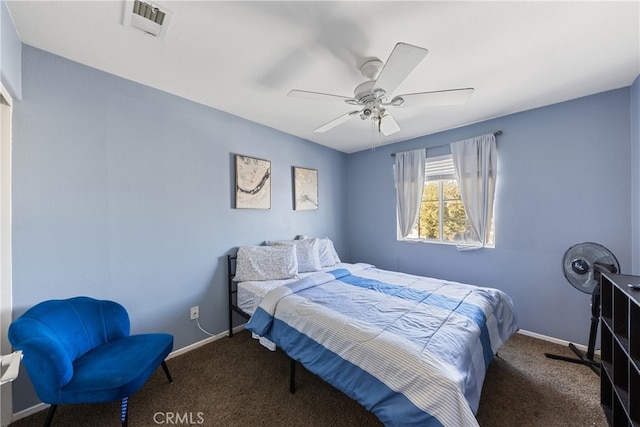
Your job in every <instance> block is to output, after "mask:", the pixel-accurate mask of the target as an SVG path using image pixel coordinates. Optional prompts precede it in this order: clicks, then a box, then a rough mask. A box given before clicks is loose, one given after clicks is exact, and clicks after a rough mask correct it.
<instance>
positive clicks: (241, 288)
mask: <svg viewBox="0 0 640 427" xmlns="http://www.w3.org/2000/svg"><path fill="white" fill-rule="evenodd" d="M345 265H346V264H344V263H339V264H336V265H332V266H331V267H325V268H323V269H322V271H329V270H335V269H336V268H343V267H344V266H345ZM315 273H317V272H315V271H314V272H309V273H298V277H296V278H292V279H284V280H256V281H247V282H238V288H237V289H238V300H237V306H238V307H239V308H240V309H241V310H242V311H244V312H245V313H247V314H250V315H253V313H254V312H255V310H256V308H257V307H258V306H259V305H260V302H262V298H264V296H265V295H266V294H268V293H269V291H272V290H273V289H276V288H278V287H280V286H284V285H287V284H290V283H293V282H296V281H298V280H300V279H302V278H305V277H308V276H311V275H313V274H315Z"/></svg>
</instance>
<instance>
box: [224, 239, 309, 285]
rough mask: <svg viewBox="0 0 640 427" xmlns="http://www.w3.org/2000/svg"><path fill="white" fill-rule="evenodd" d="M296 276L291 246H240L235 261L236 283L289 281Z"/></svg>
mask: <svg viewBox="0 0 640 427" xmlns="http://www.w3.org/2000/svg"><path fill="white" fill-rule="evenodd" d="M297 275H298V260H297V258H296V250H295V248H294V247H293V246H242V247H240V248H238V253H237V259H236V275H235V277H234V278H233V280H234V281H236V282H246V281H249V280H280V279H291V278H293V277H296V276H297Z"/></svg>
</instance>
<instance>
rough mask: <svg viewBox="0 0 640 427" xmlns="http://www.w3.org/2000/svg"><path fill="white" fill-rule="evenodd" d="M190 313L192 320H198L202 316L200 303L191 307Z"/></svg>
mask: <svg viewBox="0 0 640 427" xmlns="http://www.w3.org/2000/svg"><path fill="white" fill-rule="evenodd" d="M189 315H190V318H191V320H196V319H197V318H199V317H200V306H198V305H194V306H193V307H191V310H190V311H189Z"/></svg>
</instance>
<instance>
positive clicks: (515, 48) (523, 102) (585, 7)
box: [7, 0, 640, 153]
mask: <svg viewBox="0 0 640 427" xmlns="http://www.w3.org/2000/svg"><path fill="white" fill-rule="evenodd" d="M150 3H153V4H154V5H157V6H159V7H161V8H163V9H168V10H169V11H170V12H172V15H171V19H170V22H169V26H168V27H167V32H166V36H165V37H164V39H158V38H154V37H152V36H149V35H147V34H145V33H143V32H141V31H139V30H137V29H134V28H131V27H128V26H124V25H123V24H122V22H123V13H124V8H125V4H127V5H130V4H131V3H125V2H124V1H95V2H93V1H77V2H73V1H44V2H36V1H15V0H9V1H8V3H7V5H8V9H9V12H10V14H11V16H12V18H13V22H14V25H15V27H16V29H17V31H18V35H19V37H20V39H21V40H22V41H23V42H24V43H26V44H28V45H31V46H35V47H37V48H40V49H43V50H45V51H49V52H52V53H54V54H57V55H60V56H62V57H65V58H68V59H71V60H73V61H77V62H79V63H82V64H86V65H88V66H91V67H94V68H97V69H99V70H103V71H106V72H109V73H112V74H115V75H118V76H121V77H124V78H126V79H130V80H133V81H136V82H139V83H142V84H144V85H148V86H151V87H154V88H157V89H160V90H163V91H166V92H169V93H172V94H175V95H178V96H181V97H184V98H187V99H190V100H193V101H196V102H199V103H201V104H204V105H208V106H211V107H213V108H216V109H219V110H222V111H226V112H229V113H231V114H234V115H237V116H240V117H243V118H245V119H248V120H251V121H254V122H257V123H261V124H263V125H266V126H269V127H272V128H275V129H278V130H281V131H283V132H286V133H289V134H292V135H296V136H299V137H301V138H304V139H308V140H311V141H314V142H317V143H319V144H322V145H326V146H328V147H332V148H335V149H337V150H340V151H343V152H346V153H351V152H355V151H359V150H362V149H367V148H370V147H371V145H372V129H371V125H370V122H369V121H366V122H365V121H362V120H360V119H359V118H358V117H357V116H356V117H355V118H353V119H351V120H350V121H348V122H347V123H345V124H343V125H341V126H339V127H336V128H334V129H332V130H330V131H328V132H326V133H314V132H313V129H316V128H317V127H319V126H320V125H323V124H325V123H327V122H329V121H331V120H333V119H335V118H336V117H338V116H340V115H342V114H344V113H346V112H348V111H351V110H353V109H354V108H353V107H351V106H349V105H346V104H345V105H342V104H341V103H328V102H322V101H311V100H304V99H296V98H290V97H287V93H288V92H289V90H291V89H302V90H310V91H316V92H326V93H330V94H336V95H342V96H347V97H351V96H353V90H354V88H355V87H356V86H357V85H358V84H359V83H361V82H362V81H363V78H362V76H361V74H360V72H359V67H360V65H361V64H362V63H363V62H364V61H365V60H366V59H369V58H372V57H377V58H379V59H381V60H382V61H386V60H387V58H388V57H389V55H390V53H391V51H392V49H393V47H394V46H395V44H396V43H398V42H406V43H410V44H413V45H417V46H421V47H424V48H427V49H428V50H429V54H428V55H427V57H426V58H425V59H424V60H423V61H422V62H421V63H420V64H419V65H418V66H417V67H416V68H415V69H414V71H413V72H412V73H411V74H410V75H409V77H408V78H407V79H406V80H405V81H404V82H403V83H402V84H401V85H400V87H398V89H397V90H396V92H397V93H410V92H426V91H434V90H443V89H453V88H466V87H473V88H475V92H474V93H473V95H472V96H471V98H470V99H469V102H468V103H467V104H465V105H461V106H460V105H459V106H446V107H421V108H418V107H414V108H404V109H403V108H398V109H393V110H392V113H393V116H394V117H395V119H396V121H397V122H398V124H399V126H400V128H401V131H400V132H398V133H396V134H393V135H391V136H389V137H382V141H381V143H382V144H388V143H391V142H397V141H402V140H406V139H410V138H414V137H417V136H422V135H428V134H431V133H435V132H439V131H442V130H446V129H451V128H456V127H459V126H464V125H467V124H470V123H475V122H479V121H483V120H487V119H490V118H494V117H499V116H503V115H506V114H510V113H514V112H518V111H524V110H528V109H532V108H536V107H540V106H544V105H549V104H553V103H557V102H561V101H565V100H569V99H573V98H578V97H581V96H585V95H590V94H594V93H598V92H602V91H606V90H610V89H615V88H620V87H625V86H629V85H631V84H632V83H633V81H634V79H635V78H636V77H637V76H638V74H640V8H639V6H640V2H638V1H628V2H613V1H589V2H578V1H563V2H560V1H556V2H553V1H551V2H542V1H533V2H521V1H503V2H497V1H469V2H458V1H440V2H436V1H417V2H399V1H382V2H371V1H349V2H347V1H324V2H310V1H295V2H281V1H273V2H272V1H258V2H245V1H158V2H155V1H153V2H150Z"/></svg>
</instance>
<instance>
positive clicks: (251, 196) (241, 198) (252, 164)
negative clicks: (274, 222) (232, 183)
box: [236, 154, 271, 209]
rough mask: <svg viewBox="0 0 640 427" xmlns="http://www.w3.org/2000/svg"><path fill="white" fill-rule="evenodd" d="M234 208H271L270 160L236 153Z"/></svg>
mask: <svg viewBox="0 0 640 427" xmlns="http://www.w3.org/2000/svg"><path fill="white" fill-rule="evenodd" d="M236 209H271V162H270V161H269V160H263V159H256V158H254V157H248V156H242V155H240V154H236Z"/></svg>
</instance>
